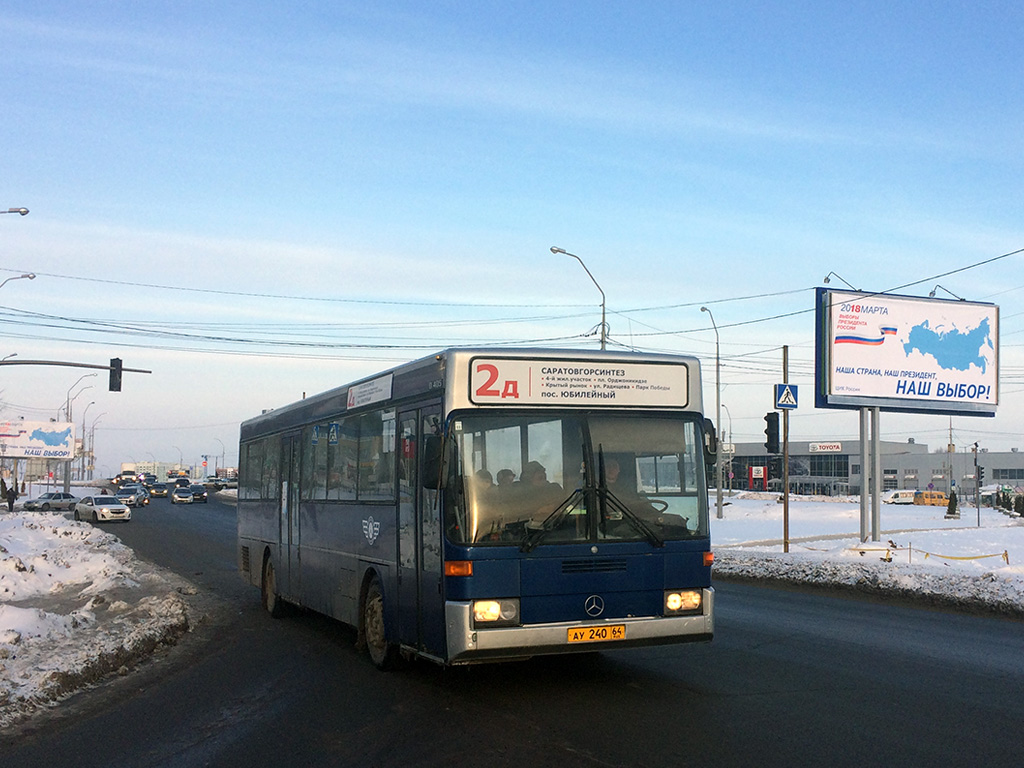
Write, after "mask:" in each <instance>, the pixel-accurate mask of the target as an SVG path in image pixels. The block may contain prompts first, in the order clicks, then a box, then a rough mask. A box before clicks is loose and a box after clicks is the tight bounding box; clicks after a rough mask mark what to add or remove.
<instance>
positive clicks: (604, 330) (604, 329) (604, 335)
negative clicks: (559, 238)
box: [551, 245, 608, 349]
mask: <svg viewBox="0 0 1024 768" xmlns="http://www.w3.org/2000/svg"><path fill="white" fill-rule="evenodd" d="M551 252H552V253H563V254H565V255H566V256H572V258H574V259H576V261H578V262H579V263H580V266H581V267H583V269H584V271H585V272H586V273H587V277H589V278H590V279H591V280H592V281H593V283H594V285H595V286H597V290H599V291H601V349H604V348H605V342H606V340H607V338H608V332H607V329H608V325H607V324H606V323H605V320H604V317H605V314H604V309H605V302H604V290H603V289H602V288H601V286H600V285H598V283H597V280H594V276H593V275H592V274H590V270H589V269H587V265H586V264H584V263H583V259H581V258H580V257H579V256H577V255H576V254H575V253H569V252H568V251H567V250H565V248H558V247H556V246H554V245H552V246H551Z"/></svg>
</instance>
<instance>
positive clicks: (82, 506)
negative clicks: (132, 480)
mask: <svg viewBox="0 0 1024 768" xmlns="http://www.w3.org/2000/svg"><path fill="white" fill-rule="evenodd" d="M131 519H132V511H131V509H130V508H129V507H128V506H127V505H126V504H124V503H123V502H122V501H121V500H120V499H119V498H117V497H116V496H108V495H106V494H104V495H101V496H86V497H85V498H84V499H82V500H81V501H80V502H78V503H77V504H76V505H75V520H90V521H92V522H94V523H99V522H102V521H106V520H123V521H125V522H128V521H129V520H131Z"/></svg>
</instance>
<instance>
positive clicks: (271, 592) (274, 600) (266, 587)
mask: <svg viewBox="0 0 1024 768" xmlns="http://www.w3.org/2000/svg"><path fill="white" fill-rule="evenodd" d="M260 596H261V598H262V601H263V607H264V608H265V609H266V611H267V613H269V614H270V615H271V616H272V617H274V618H275V619H279V618H281V617H282V616H284V613H285V610H284V600H282V599H281V595H280V593H279V592H278V591H277V574H276V573H275V572H274V563H273V561H272V560H271V559H270V555H269V553H268V554H267V556H266V557H264V558H263V577H262V578H261V579H260Z"/></svg>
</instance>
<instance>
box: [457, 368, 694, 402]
mask: <svg viewBox="0 0 1024 768" xmlns="http://www.w3.org/2000/svg"><path fill="white" fill-rule="evenodd" d="M688 374H689V372H688V369H687V367H686V365H680V364H671V363H633V362H623V361H620V360H616V361H614V362H600V361H589V360H525V359H501V358H482V357H478V358H475V359H474V360H473V361H472V364H471V365H470V385H469V386H470V390H469V396H470V402H472V403H474V404H476V405H493V404H501V405H561V406H566V405H579V406H589V407H595V406H596V407H601V406H604V407H622V406H627V407H629V406H632V407H665V408H668V407H673V408H679V407H685V406H686V405H688V400H689V397H688V394H689V375H688Z"/></svg>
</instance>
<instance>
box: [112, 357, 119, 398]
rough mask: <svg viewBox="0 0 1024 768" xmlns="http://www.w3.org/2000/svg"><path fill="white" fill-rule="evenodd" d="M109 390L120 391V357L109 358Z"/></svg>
mask: <svg viewBox="0 0 1024 768" xmlns="http://www.w3.org/2000/svg"><path fill="white" fill-rule="evenodd" d="M110 391H111V392H120V391H121V358H120V357H112V358H110Z"/></svg>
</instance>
